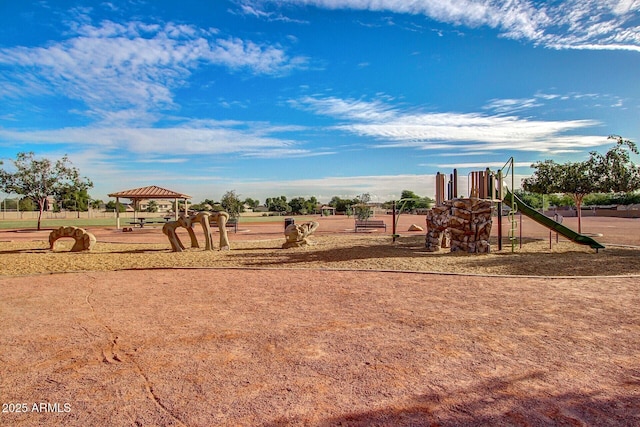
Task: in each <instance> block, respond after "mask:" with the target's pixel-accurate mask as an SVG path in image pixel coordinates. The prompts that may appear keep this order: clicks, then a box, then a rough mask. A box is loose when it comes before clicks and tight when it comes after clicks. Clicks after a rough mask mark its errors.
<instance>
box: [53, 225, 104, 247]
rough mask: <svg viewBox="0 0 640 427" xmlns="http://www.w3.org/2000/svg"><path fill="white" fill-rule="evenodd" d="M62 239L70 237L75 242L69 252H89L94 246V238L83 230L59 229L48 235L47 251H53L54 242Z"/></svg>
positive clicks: (75, 228)
mask: <svg viewBox="0 0 640 427" xmlns="http://www.w3.org/2000/svg"><path fill="white" fill-rule="evenodd" d="M63 237H71V238H73V239H74V240H75V244H74V245H73V246H72V247H71V250H70V252H83V251H90V250H91V249H93V247H94V246H95V244H96V237H95V236H94V235H93V234H91V233H89V232H88V231H87V230H85V229H84V228H78V227H73V226H70V227H60V228H58V229H56V230H53V231H52V232H51V233H49V249H51V250H53V247H54V245H55V244H56V241H57V240H58V239H61V238H63Z"/></svg>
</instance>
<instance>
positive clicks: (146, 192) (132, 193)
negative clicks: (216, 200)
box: [108, 185, 191, 199]
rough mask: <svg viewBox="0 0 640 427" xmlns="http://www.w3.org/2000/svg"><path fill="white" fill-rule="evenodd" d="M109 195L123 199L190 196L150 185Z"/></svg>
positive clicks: (182, 197) (180, 197) (188, 197)
mask: <svg viewBox="0 0 640 427" xmlns="http://www.w3.org/2000/svg"><path fill="white" fill-rule="evenodd" d="M108 196H109V197H122V198H123V199H190V198H191V196H189V195H187V194H182V193H176V192H175V191H172V190H167V189H166V188H162V187H157V186H155V185H150V186H148V187H141V188H134V189H132V190H124V191H119V192H117V193H111V194H108Z"/></svg>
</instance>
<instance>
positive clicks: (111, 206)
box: [104, 200, 126, 212]
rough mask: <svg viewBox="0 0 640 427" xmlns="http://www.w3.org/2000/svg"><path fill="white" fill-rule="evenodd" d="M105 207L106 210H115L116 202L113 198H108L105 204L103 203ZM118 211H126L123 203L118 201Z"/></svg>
mask: <svg viewBox="0 0 640 427" xmlns="http://www.w3.org/2000/svg"><path fill="white" fill-rule="evenodd" d="M104 207H105V209H106V210H107V211H112V212H115V211H116V202H115V201H114V200H109V201H108V202H107V204H106V205H104ZM118 211H119V212H124V211H126V208H125V207H124V205H123V204H122V203H118Z"/></svg>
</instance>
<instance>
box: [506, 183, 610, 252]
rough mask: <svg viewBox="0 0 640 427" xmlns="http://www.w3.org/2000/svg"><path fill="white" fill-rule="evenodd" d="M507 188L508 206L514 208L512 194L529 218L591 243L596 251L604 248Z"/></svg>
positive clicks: (521, 210)
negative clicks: (545, 213) (538, 209)
mask: <svg viewBox="0 0 640 427" xmlns="http://www.w3.org/2000/svg"><path fill="white" fill-rule="evenodd" d="M505 190H506V196H505V198H504V200H503V202H504V203H506V204H507V206H509V207H511V208H513V206H511V196H512V195H513V200H514V201H515V203H516V205H517V206H516V208H517V211H518V212H522V213H523V214H524V215H526V216H528V217H529V218H531V219H532V220H534V221H535V222H537V223H538V224H540V225H543V226H545V227H547V228H549V229H551V230H553V231H555V232H557V233H558V234H561V235H562V236H564V237H566V238H567V239H569V240H571V241H572V242H575V243H579V244H581V245H589V246H591V247H592V248H593V249H595V250H596V251H597V250H598V249H604V246H603V245H601V244H600V243H598V242H596V241H595V240H593V239H592V238H591V237H588V236H585V235H583V234H579V233H576V232H575V231H573V230H572V229H570V228H568V227H565V226H564V225H562V224H560V223H559V222H556V221H554V220H552V219H551V218H549V217H546V216H544V215H543V214H541V213H540V212H538V211H536V210H535V209H533V208H532V207H531V206H529V205H527V204H526V203H524V202H523V201H522V200H520V199H519V198H518V196H516V195H515V194H512V193H511V191H509V190H508V189H506V188H505Z"/></svg>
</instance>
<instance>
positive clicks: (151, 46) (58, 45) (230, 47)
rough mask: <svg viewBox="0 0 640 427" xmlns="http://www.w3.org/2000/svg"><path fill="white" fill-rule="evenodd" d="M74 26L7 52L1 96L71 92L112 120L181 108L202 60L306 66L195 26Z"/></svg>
mask: <svg viewBox="0 0 640 427" xmlns="http://www.w3.org/2000/svg"><path fill="white" fill-rule="evenodd" d="M73 29H74V33H73V34H72V35H71V36H70V37H69V38H67V39H66V40H64V41H61V42H55V43H50V44H48V45H47V46H45V47H14V48H3V49H0V64H2V65H5V66H8V67H10V68H11V69H13V70H14V72H12V73H5V74H4V75H3V76H1V77H0V83H1V85H0V86H1V87H2V89H0V96H2V97H23V96H25V95H43V94H44V95H57V96H64V97H67V98H71V99H75V100H80V101H82V102H84V103H85V104H86V106H87V107H88V108H89V110H90V112H89V114H91V115H93V116H102V118H103V119H106V120H107V121H108V120H110V119H111V117H109V115H112V114H116V115H117V114H120V113H119V112H129V113H136V114H132V116H134V117H135V119H136V120H137V121H140V120H141V119H143V120H144V119H146V120H153V116H152V115H150V113H152V112H157V111H162V110H166V109H171V108H174V107H175V105H174V94H173V91H174V90H175V89H177V88H179V87H182V86H184V85H185V84H187V83H186V82H187V79H188V78H189V76H190V75H191V72H192V70H194V69H196V68H198V67H200V66H202V64H203V63H204V64H211V65H217V66H222V67H225V68H227V69H228V70H231V71H232V72H233V71H238V70H247V71H249V72H251V73H254V74H264V75H281V74H283V73H286V72H288V71H290V70H292V69H295V68H298V67H303V66H305V63H306V59H305V58H303V57H290V56H289V55H287V53H286V52H285V51H284V50H283V49H282V48H281V47H280V46H271V45H261V44H257V43H254V42H252V41H247V40H242V39H239V38H215V37H213V34H212V32H210V31H207V30H202V29H200V28H196V27H193V26H189V25H176V24H173V23H167V24H164V25H158V24H152V25H149V24H145V23H142V22H129V23H126V24H118V23H114V22H110V21H104V22H102V23H101V24H100V25H99V26H93V25H91V24H86V23H82V24H77V25H76V26H75V27H74V28H73ZM106 112H108V113H106ZM122 117H123V116H122V115H120V116H119V117H118V119H122Z"/></svg>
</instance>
